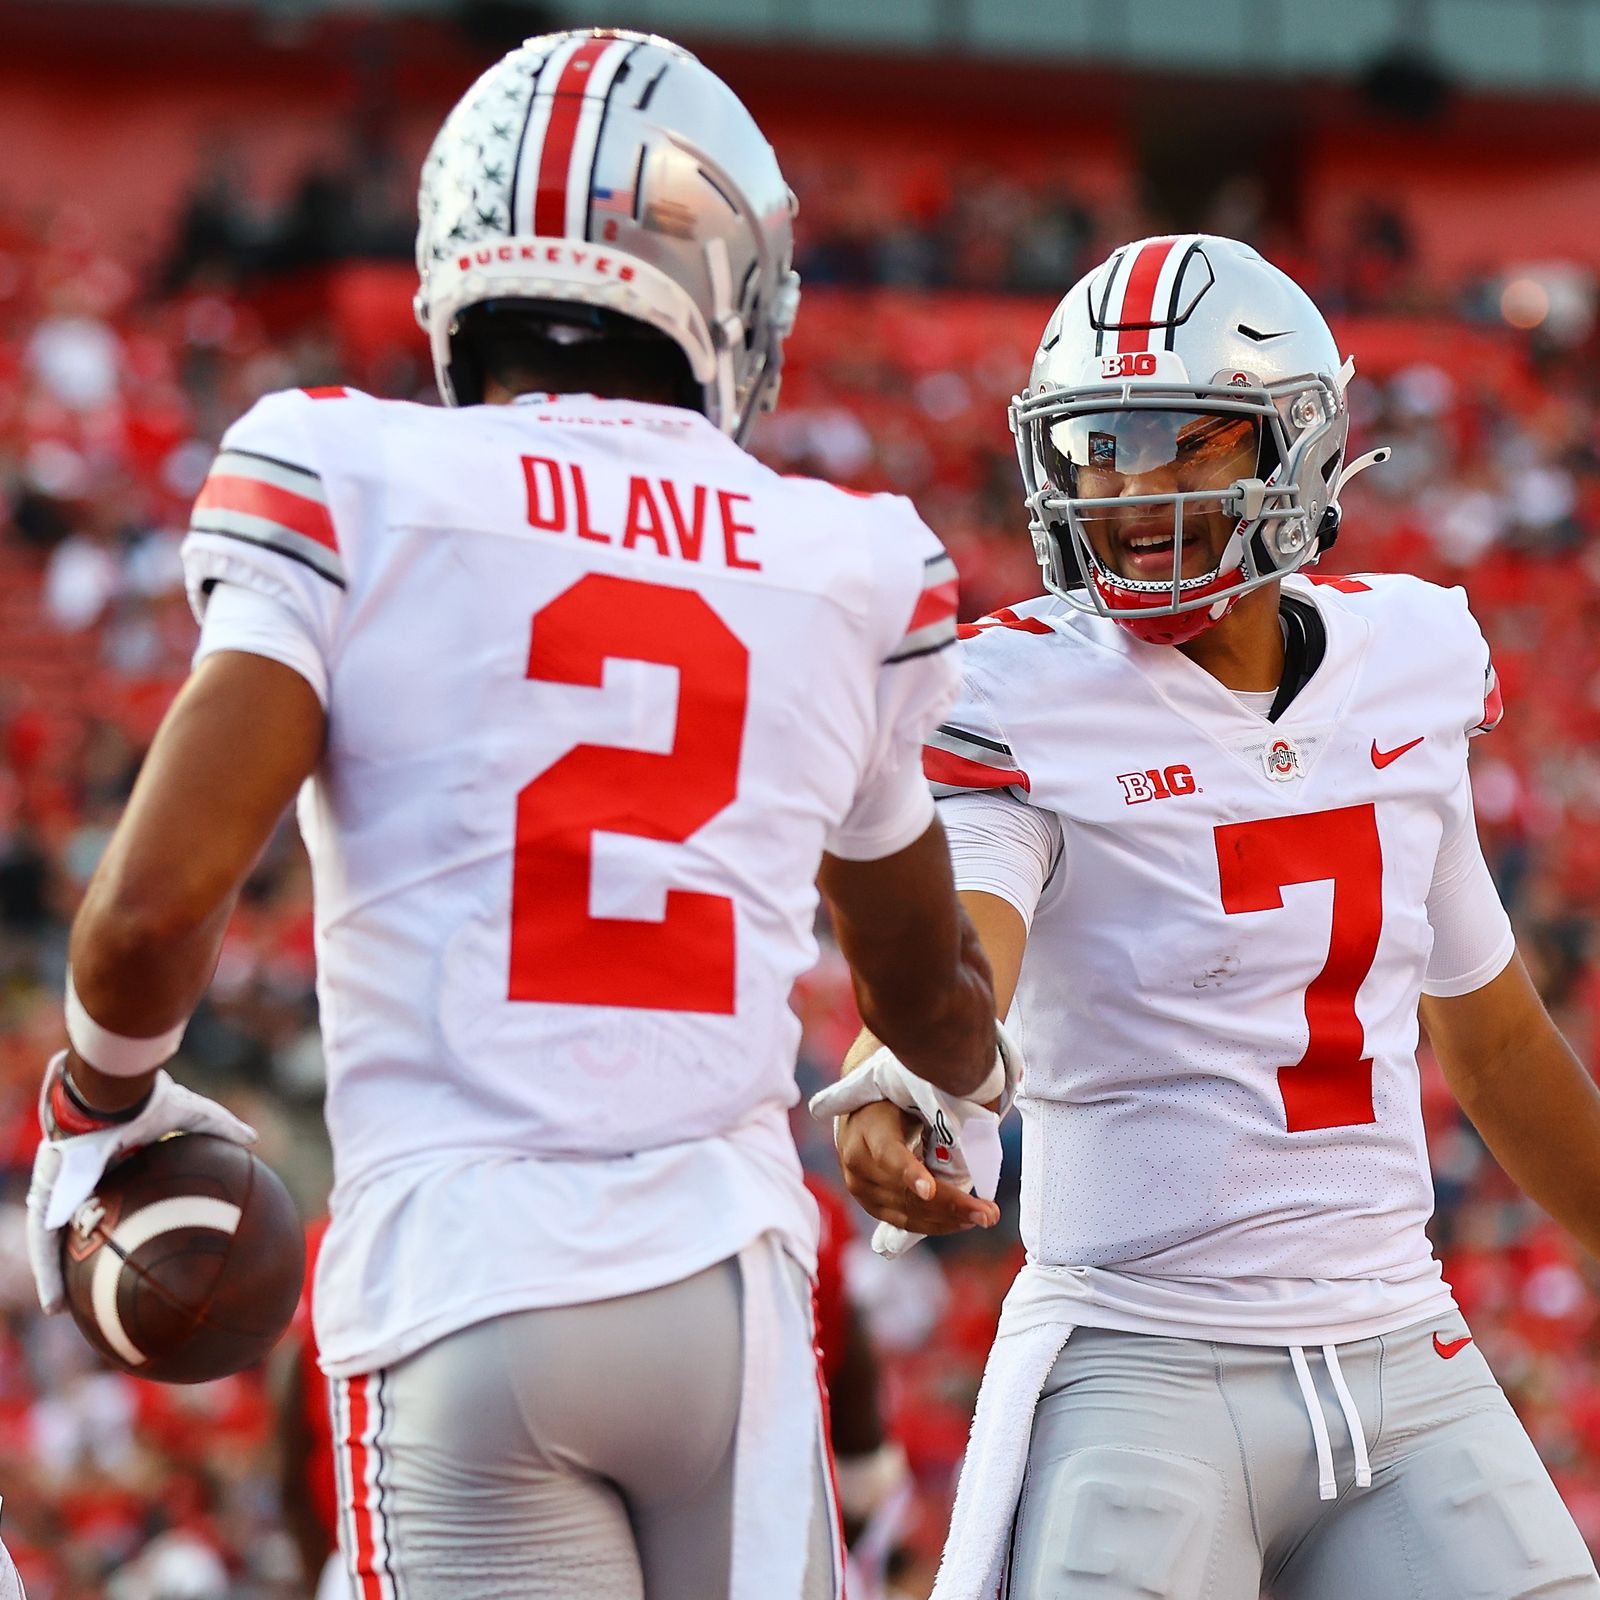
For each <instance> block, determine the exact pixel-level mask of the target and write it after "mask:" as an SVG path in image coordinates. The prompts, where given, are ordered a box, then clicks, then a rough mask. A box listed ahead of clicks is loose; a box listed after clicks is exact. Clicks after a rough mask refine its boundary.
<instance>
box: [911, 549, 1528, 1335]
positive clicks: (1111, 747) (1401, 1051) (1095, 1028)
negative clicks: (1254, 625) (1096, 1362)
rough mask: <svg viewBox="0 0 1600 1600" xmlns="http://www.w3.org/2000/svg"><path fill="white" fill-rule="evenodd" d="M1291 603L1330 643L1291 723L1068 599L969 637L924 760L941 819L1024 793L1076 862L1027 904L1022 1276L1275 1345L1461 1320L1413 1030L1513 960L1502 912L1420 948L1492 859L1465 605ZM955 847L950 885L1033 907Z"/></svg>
mask: <svg viewBox="0 0 1600 1600" xmlns="http://www.w3.org/2000/svg"><path fill="white" fill-rule="evenodd" d="M1284 588H1285V593H1286V594H1287V595H1290V596H1294V597H1295V598H1297V599H1298V600H1300V601H1302V602H1309V603H1310V604H1312V605H1314V606H1315V608H1316V612H1317V614H1318V615H1319V616H1320V618H1321V620H1322V624H1323V628H1324V630H1325V634H1326V644H1325V653H1324V656H1323V658H1322V661H1321V663H1320V665H1318V667H1317V668H1316V670H1315V672H1314V673H1313V674H1312V676H1311V677H1310V679H1309V681H1308V682H1307V683H1306V684H1305V686H1304V687H1303V688H1302V689H1301V690H1300V692H1299V694H1298V695H1297V696H1296V697H1295V698H1294V699H1293V700H1292V701H1291V702H1290V704H1289V705H1288V707H1287V708H1286V709H1285V710H1284V711H1283V713H1282V714H1281V715H1280V716H1279V717H1278V719H1277V720H1276V721H1275V722H1269V721H1268V720H1266V718H1265V717H1264V716H1262V715H1260V714H1258V713H1257V712H1256V711H1254V710H1251V709H1248V708H1247V707H1246V706H1245V705H1243V704H1241V703H1240V701H1239V700H1238V699H1237V698H1236V697H1235V696H1234V694H1233V693H1232V692H1231V691H1229V690H1228V689H1227V688H1225V687H1224V686H1223V685H1222V684H1220V683H1219V682H1218V681H1217V680H1216V679H1215V678H1213V677H1212V676H1211V675H1210V674H1209V673H1207V672H1205V671H1204V670H1203V669H1202V668H1200V667H1198V666H1197V665H1195V663H1194V662H1192V661H1190V660H1189V659H1188V658H1187V657H1186V656H1184V655H1183V654H1181V653H1180V652H1179V651H1177V650H1174V649H1171V648H1168V647H1164V646H1158V645H1147V644H1143V643H1141V642H1140V641H1138V640H1137V639H1135V638H1133V637H1132V636H1131V635H1130V634H1129V633H1127V632H1126V631H1125V630H1123V629H1121V628H1119V627H1117V626H1116V625H1115V624H1114V623H1111V622H1108V621H1105V620H1103V619H1101V618H1098V617H1093V616H1090V615H1087V614H1085V613H1084V612H1082V611H1079V610H1077V609H1075V608H1074V607H1071V606H1069V605H1067V604H1065V603H1063V602H1062V601H1060V600H1057V599H1055V598H1048V599H1041V600H1036V601H1031V602H1029V603H1027V604H1025V605H1022V606H1019V607H1017V608H1016V609H1015V610H1014V611H1008V612H1004V613H1000V614H999V615H998V616H996V617H995V618H991V619H985V621H983V622H982V623H980V624H978V625H977V626H976V628H975V629H973V630H970V631H969V630H964V631H968V632H969V637H968V638H967V639H966V641H965V643H964V645H963V648H962V656H963V658H964V659H963V671H964V676H965V689H964V693H963V698H962V701H961V704H960V706H959V707H958V709H957V711H956V712H955V713H954V714H953V716H952V717H951V718H950V719H949V720H948V721H947V723H946V724H945V726H944V727H943V728H942V729H941V730H940V732H939V733H938V734H936V735H935V737H934V739H933V741H932V742H931V744H930V747H929V750H928V752H927V754H926V765H927V770H928V772H929V775H930V777H931V778H932V779H933V780H934V784H935V790H936V792H937V793H939V794H941V795H961V794H977V793H985V792H987V793H991V794H994V793H1000V794H1004V795H1006V796H1009V799H1010V802H1011V804H1009V805H1008V806H1006V807H1004V808H1001V809H1002V810H1003V811H1004V812H1009V813H1011V814H1017V813H1019V812H1020V809H1021V808H1019V807H1018V806H1017V805H1016V804H1015V802H1019V801H1020V802H1022V803H1023V805H1024V806H1025V807H1027V808H1029V814H1028V816H1027V817H1026V819H1025V820H1026V821H1027V822H1028V824H1029V825H1030V826H1031V827H1032V828H1033V829H1034V830H1035V832H1036V833H1037V834H1038V835H1039V836H1040V837H1042V838H1046V839H1048V840H1051V841H1053V843H1052V844H1051V845H1050V847H1049V850H1048V852H1047V855H1046V857H1045V859H1044V860H1043V862H1042V863H1041V864H1040V866H1039V868H1038V876H1037V877H1036V878H1035V880H1034V882H1035V886H1036V887H1037V885H1039V884H1040V883H1042V891H1040V892H1038V896H1037V903H1036V904H1022V905H1021V906H1020V907H1019V909H1021V910H1022V911H1023V913H1024V915H1025V916H1027V915H1030V914H1031V919H1032V920H1031V928H1030V933H1029V939H1028V944H1027V949H1026V954H1025V957H1024V960H1023V966H1022V972H1021V978H1020V983H1019V986H1018V989H1017V994H1016V1000H1015V1005H1014V1008H1013V1012H1012V1016H1011V1018H1010V1025H1011V1027H1012V1028H1013V1029H1015V1030H1016V1032H1017V1034H1018V1036H1019V1038H1020V1040H1021V1043H1022V1046H1023V1050H1024V1053H1025V1056H1026V1059H1027V1067H1026V1073H1025V1078H1024V1083H1023V1089H1022V1093H1021V1096H1020V1098H1019V1101H1018V1104H1019V1107H1020V1110H1021V1114H1022V1118H1023V1126H1024V1144H1023V1152H1024V1154H1023V1171H1022V1208H1023V1215H1022V1222H1023V1235H1024V1239H1025V1242H1026V1244H1027V1247H1028V1251H1029V1257H1030V1260H1031V1261H1034V1262H1036V1263H1042V1264H1046V1265H1054V1266H1060V1267H1063V1268H1068V1269H1072V1270H1074V1271H1077V1272H1080V1273H1083V1274H1084V1276H1085V1278H1086V1279H1094V1280H1095V1281H1100V1280H1099V1278H1097V1276H1096V1275H1097V1274H1100V1275H1102V1276H1103V1274H1104V1273H1109V1274H1114V1275H1120V1277H1119V1278H1105V1280H1104V1281H1105V1283H1106V1284H1107V1285H1108V1286H1109V1287H1108V1291H1107V1295H1106V1296H1102V1299H1106V1298H1109V1299H1110V1300H1116V1299H1117V1298H1118V1297H1119V1296H1121V1297H1122V1298H1123V1299H1125V1300H1126V1301H1127V1302H1128V1304H1129V1306H1133V1307H1134V1308H1135V1309H1134V1310H1133V1311H1132V1312H1131V1313H1130V1315H1131V1320H1127V1321H1124V1322H1123V1324H1122V1325H1127V1326H1133V1327H1136V1328H1142V1329H1148V1328H1150V1327H1153V1326H1158V1325H1159V1324H1160V1323H1162V1322H1163V1321H1164V1320H1165V1321H1168V1322H1171V1321H1175V1320H1176V1321H1181V1320H1182V1313H1181V1309H1180V1308H1181V1306H1182V1305H1183V1304H1185V1303H1190V1302H1192V1303H1200V1302H1204V1301H1205V1300H1206V1299H1207V1298H1208V1296H1209V1297H1210V1298H1211V1299H1213V1300H1216V1301H1229V1300H1231V1301H1234V1302H1239V1301H1250V1300H1252V1299H1255V1300H1258V1301H1261V1302H1275V1303H1277V1304H1276V1307H1275V1309H1271V1310H1268V1311H1264V1312H1263V1313H1262V1315H1261V1318H1260V1320H1261V1321H1262V1323H1263V1325H1264V1327H1265V1328H1266V1329H1267V1331H1268V1332H1269V1333H1270V1337H1271V1339H1272V1341H1273V1342H1276V1341H1277V1338H1278V1337H1279V1335H1288V1334H1289V1333H1291V1332H1300V1333H1303V1332H1304V1331H1305V1328H1306V1325H1307V1324H1308V1323H1309V1324H1310V1325H1312V1326H1314V1327H1316V1328H1320V1329H1324V1330H1338V1333H1339V1336H1340V1337H1347V1336H1353V1335H1351V1334H1350V1333H1349V1331H1348V1330H1349V1329H1350V1327H1351V1326H1352V1325H1353V1324H1357V1323H1365V1324H1366V1325H1368V1326H1370V1325H1371V1324H1372V1322H1373V1321H1378V1322H1388V1323H1389V1324H1390V1325H1393V1326H1398V1325H1400V1324H1401V1323H1403V1322H1404V1321H1407V1320H1412V1319H1413V1315H1415V1316H1421V1315H1426V1314H1428V1307H1429V1306H1430V1305H1437V1304H1440V1303H1443V1304H1446V1305H1447V1304H1448V1303H1449V1301H1448V1292H1447V1291H1446V1290H1444V1288H1443V1285H1442V1283H1441V1281H1440V1278H1439V1271H1438V1266H1437V1263H1436V1262H1435V1261H1434V1260H1433V1257H1432V1252H1431V1248H1430V1246H1429V1242H1428V1239H1427V1237H1426V1235H1425V1233H1424V1224H1425V1223H1426V1222H1427V1220H1428V1217H1429V1215H1430V1212H1431V1210H1432V1203H1433V1194H1432V1184H1431V1180H1430V1176H1429V1169H1428V1155H1427V1147H1426V1143H1425V1139H1424V1134H1423V1124H1422V1114H1421V1107H1420V1096H1419V1088H1418V1076H1417V1067H1416V1056H1415V1051H1416V1045H1417V1034H1418V1029H1417V1001H1418V996H1419V994H1421V993H1422V992H1423V991H1424V990H1425V989H1426V990H1427V991H1428V992H1432V993H1439V994H1452V993H1463V992H1466V991H1467V990H1468V989H1471V988H1474V987H1477V986H1478V985H1479V984H1481V983H1483V982H1486V981H1488V979H1489V978H1491V977H1493V976H1494V975H1495V974H1496V973H1497V972H1498V971H1499V970H1500V969H1501V968H1502V967H1503V966H1504V965H1505V963H1506V961H1508V960H1509V959H1510V956H1511V953H1512V948H1513V946H1512V940H1511V933H1510V927H1509V923H1508V922H1507V921H1506V918H1505V915H1504V912H1503V911H1502V910H1500V908H1499V905H1498V901H1494V900H1493V899H1492V897H1491V904H1492V907H1493V910H1492V912H1491V914H1490V915H1489V916H1488V917H1487V918H1480V919H1479V920H1480V921H1481V922H1482V924H1483V925H1482V926H1474V927H1472V928H1469V929H1466V930H1465V931H1463V930H1462V929H1459V928H1450V929H1448V930H1446V929H1441V930H1439V950H1440V953H1441V954H1440V955H1439V956H1435V955H1434V951H1435V932H1436V930H1435V928H1434V926H1433V925H1432V923H1431V922H1430V910H1431V909H1432V914H1433V915H1434V916H1435V917H1436V918H1437V919H1439V920H1443V919H1444V918H1446V917H1447V916H1449V915H1450V914H1451V913H1450V912H1449V910H1448V907H1449V905H1450V904H1452V901H1451V894H1452V893H1453V892H1454V886H1455V884H1456V881H1457V879H1458V878H1459V877H1460V876H1461V872H1462V870H1463V869H1462V868H1461V867H1460V863H1459V862H1458V861H1457V860H1456V859H1455V858H1456V857H1458V856H1459V855H1460V854H1461V851H1459V850H1447V851H1446V852H1445V857H1446V858H1449V859H1448V860H1446V859H1444V858H1441V841H1445V840H1448V839H1454V838H1456V837H1459V836H1461V835H1462V834H1463V831H1464V832H1465V837H1466V838H1467V839H1468V840H1469V841H1470V844H1469V849H1470V854H1471V856H1472V857H1473V858H1474V859H1475V860H1477V861H1478V862H1479V863H1480V864H1481V857H1479V855H1478V852H1477V848H1476V837H1475V834H1473V833H1472V831H1471V830H1472V826H1473V824H1472V813H1471V792H1470V787H1469V785H1468V783H1467V779H1466V750H1467V739H1468V736H1469V734H1470V733H1471V732H1474V731H1477V730H1480V729H1482V728H1484V727H1486V726H1492V724H1493V722H1494V720H1496V719H1497V718H1498V715H1499V704H1498V702H1499V696H1498V691H1497V690H1496V688H1495V685H1494V677H1493V671H1492V668H1491V667H1490V665H1489V658H1488V650H1487V647H1486V645H1485V644H1484V641H1483V638H1482V636H1481V634H1480V633H1479V631H1478V628H1477V625H1476V623H1475V622H1474V621H1473V619H1472V617H1471V615H1470V614H1469V612H1468V610H1467V607H1466V603H1465V600H1464V597H1463V595H1462V592H1461V591H1460V590H1458V589H1457V590H1444V589H1440V588H1437V587H1435V586H1433V585H1431V584H1427V583H1424V582H1421V581H1420V580H1417V579H1413V578H1408V577H1377V576H1374V577H1367V576H1362V577H1360V578H1332V579H1309V580H1308V579H1306V578H1304V577H1293V578H1290V579H1288V580H1286V582H1285V585H1284ZM968 804H969V805H970V803H968ZM962 805H963V803H962V802H960V801H955V802H952V806H953V810H954V811H955V812H956V813H957V814H959V813H960V810H961V808H962ZM989 810H990V812H991V813H993V812H994V811H995V808H994V807H993V806H991V807H990V808H989ZM951 820H952V822H953V821H954V820H955V818H954V817H952V819H951ZM998 821H999V822H1001V823H1002V824H1003V823H1004V822H1005V821H1006V817H1005V815H1001V816H999V818H998ZM1046 824H1048V827H1046ZM952 838H953V840H954V839H955V832H954V830H953V832H952ZM1001 848H1002V853H1003V848H1004V846H1003V842H1002V846H1001ZM954 851H955V859H956V864H957V871H956V877H957V882H958V884H959V885H961V886H962V887H967V888H979V889H988V890H989V891H990V892H997V893H1002V894H1006V895H1007V897H1008V898H1012V899H1013V903H1016V902H1017V900H1018V899H1019V898H1022V897H1020V896H1015V895H1011V894H1009V893H1008V891H1007V889H1006V888H1005V886H1004V883H1003V881H1002V880H1003V879H1004V877H1005V874H1004V872H1003V871H998V870H987V871H986V870H985V868H984V867H983V865H982V863H981V862H980V861H976V860H974V861H973V862H972V863H970V864H969V863H968V862H967V861H966V860H965V859H964V850H963V846H962V845H961V843H959V842H956V843H955V844H954ZM974 854H975V855H981V854H982V851H981V850H979V851H976V852H974ZM1447 869H1448V870H1447ZM1480 871H1481V865H1480ZM1477 903H1478V904H1481V901H1480V902H1477ZM1446 950H1448V958H1447V959H1445V958H1444V952H1445V951H1446ZM1430 959H1432V966H1431V967H1430ZM1444 966H1449V968H1450V970H1448V971H1446V970H1442V968H1443V967H1444ZM1128 1284H1132V1285H1133V1286H1134V1288H1133V1292H1132V1293H1131V1294H1129V1293H1125V1290H1126V1288H1127V1285H1128ZM1140 1285H1143V1288H1142V1289H1141V1288H1140V1287H1139V1286H1140ZM1085 1293H1086V1295H1087V1294H1088V1291H1085ZM1090 1298H1092V1296H1090ZM1135 1303H1137V1304H1135ZM1419 1308H1420V1309H1419ZM1101 1309H1102V1311H1103V1310H1104V1307H1103V1306H1102V1307H1101ZM1251 1315H1252V1313H1251V1312H1250V1311H1249V1310H1248V1309H1243V1310H1240V1309H1239V1307H1238V1306H1237V1305H1235V1306H1234V1308H1233V1309H1231V1310H1227V1311H1221V1310H1219V1311H1218V1315H1217V1318H1216V1320H1217V1321H1218V1322H1220V1323H1223V1324H1227V1325H1229V1326H1231V1325H1232V1324H1234V1323H1244V1324H1248V1323H1249V1322H1250V1320H1251ZM1396 1319H1398V1320H1396ZM1079 1320H1083V1321H1096V1320H1101V1321H1103V1322H1110V1323H1112V1324H1116V1323H1117V1322H1118V1318H1117V1316H1116V1315H1114V1314H1113V1315H1112V1316H1110V1317H1097V1316H1096V1315H1095V1314H1094V1311H1093V1309H1092V1308H1091V1309H1090V1310H1089V1311H1088V1312H1087V1313H1086V1314H1085V1315H1084V1316H1082V1317H1080V1319H1079ZM1165 1331H1176V1330H1174V1329H1173V1328H1172V1327H1170V1326H1169V1327H1167V1328H1166V1329H1165ZM1238 1336H1240V1337H1243V1336H1246V1335H1243V1334H1240V1335H1238Z"/></svg>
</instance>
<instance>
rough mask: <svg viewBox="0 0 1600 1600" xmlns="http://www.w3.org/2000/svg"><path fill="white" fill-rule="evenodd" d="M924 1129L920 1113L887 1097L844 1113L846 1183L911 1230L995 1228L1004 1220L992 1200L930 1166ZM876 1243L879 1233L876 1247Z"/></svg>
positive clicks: (841, 1138) (880, 1215) (840, 1129)
mask: <svg viewBox="0 0 1600 1600" xmlns="http://www.w3.org/2000/svg"><path fill="white" fill-rule="evenodd" d="M926 1131H927V1128H926V1124H924V1123H923V1121H922V1120H921V1118H919V1117H915V1116H913V1115H912V1114H911V1113H910V1112H908V1111H902V1110H901V1109H900V1107H899V1106H896V1105H891V1104H890V1103H889V1102H888V1101H887V1100H879V1101H877V1102H875V1103H874V1104H872V1105H868V1106H863V1107H862V1108H861V1109H860V1110H859V1111H853V1112H851V1113H850V1114H849V1115H848V1116H844V1117H841V1118H840V1119H839V1121H838V1124H837V1137H838V1145H839V1167H840V1170H841V1171H842V1172H843V1174H844V1181H845V1187H846V1188H847V1189H849V1191H850V1193H851V1194H852V1195H853V1196H854V1197H855V1199H856V1200H857V1201H858V1202H860V1204H861V1205H862V1206H863V1207H864V1208H865V1209H866V1210H867V1211H870V1212H871V1213H872V1215H873V1216H875V1217H876V1218H877V1219H878V1220H879V1221H880V1222H882V1223H886V1224H887V1225H888V1226H889V1227H890V1228H892V1229H897V1230H899V1231H900V1232H902V1233H904V1234H907V1235H911V1234H915V1235H917V1236H919V1237H921V1236H926V1235H928V1234H945V1233H964V1232H965V1231H966V1230H967V1229H969V1228H992V1227H993V1226H994V1225H995V1223H997V1222H998V1221H999V1220H1000V1208H999V1206H997V1205H996V1204H995V1203H994V1201H993V1200H984V1199H980V1198H979V1197H978V1196H977V1195H975V1194H971V1193H969V1192H968V1191H967V1189H965V1188H962V1187H958V1186H957V1185H956V1184H954V1183H951V1182H950V1181H949V1180H948V1179H940V1178H936V1177H935V1176H934V1175H933V1173H932V1172H930V1171H929V1170H928V1167H927V1165H926V1163H924V1162H923V1160H922V1158H921V1154H920V1151H921V1147H922V1140H923V1135H924V1134H925V1133H926ZM878 1232H879V1233H882V1232H883V1229H879V1230H878ZM885 1242H887V1241H885ZM878 1247H879V1239H878V1236H877V1234H875V1235H874V1237H873V1248H874V1249H877V1248H878ZM903 1248H909V1242H908V1243H907V1245H905V1246H904V1247H903ZM880 1253H883V1252H881V1251H880ZM893 1253H894V1254H899V1253H900V1251H898V1250H896V1251H894V1252H893Z"/></svg>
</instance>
